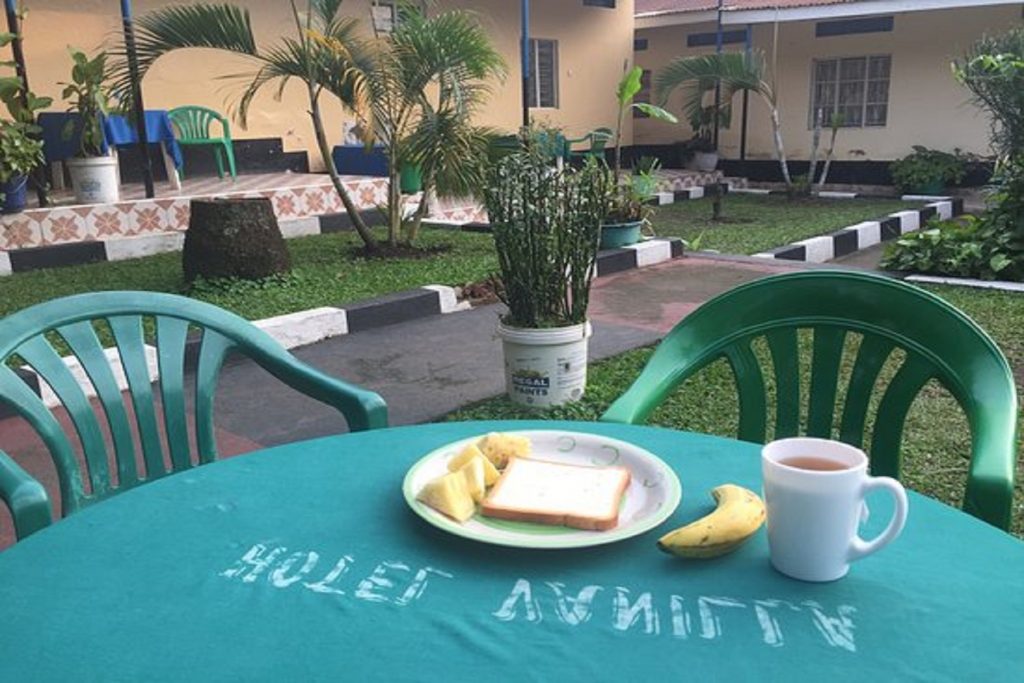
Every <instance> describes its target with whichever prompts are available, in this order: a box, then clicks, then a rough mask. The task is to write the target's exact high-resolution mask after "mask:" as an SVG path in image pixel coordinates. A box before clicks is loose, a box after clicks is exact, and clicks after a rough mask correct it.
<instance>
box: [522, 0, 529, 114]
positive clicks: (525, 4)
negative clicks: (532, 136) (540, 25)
mask: <svg viewBox="0 0 1024 683" xmlns="http://www.w3.org/2000/svg"><path fill="white" fill-rule="evenodd" d="M521 15H522V22H523V27H522V45H521V47H520V51H521V53H522V62H523V127H524V128H528V127H529V126H530V92H529V91H530V0H522V12H521Z"/></svg>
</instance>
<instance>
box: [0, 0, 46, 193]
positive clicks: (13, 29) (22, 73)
mask: <svg viewBox="0 0 1024 683" xmlns="http://www.w3.org/2000/svg"><path fill="white" fill-rule="evenodd" d="M4 10H5V11H6V14H7V30H8V31H9V32H10V33H13V34H14V40H12V41H11V55H12V56H13V57H14V72H15V73H16V74H17V76H18V78H19V79H21V98H20V99H21V105H22V106H23V107H25V111H28V110H29V109H28V92H29V89H28V71H27V70H26V69H25V51H24V50H23V48H22V43H21V26H19V24H20V21H19V20H18V2H17V0H4ZM32 181H33V182H32V184H33V185H35V186H36V197H37V198H38V199H39V206H49V205H50V197H49V195H48V194H47V192H46V188H47V182H46V169H45V168H43V167H39V168H37V169H35V170H34V171H33V172H32Z"/></svg>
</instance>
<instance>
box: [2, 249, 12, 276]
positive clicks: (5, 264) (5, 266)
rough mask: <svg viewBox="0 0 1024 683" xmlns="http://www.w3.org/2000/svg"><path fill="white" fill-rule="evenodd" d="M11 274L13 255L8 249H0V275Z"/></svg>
mask: <svg viewBox="0 0 1024 683" xmlns="http://www.w3.org/2000/svg"><path fill="white" fill-rule="evenodd" d="M10 274H11V257H10V255H9V254H8V253H7V252H6V251H0V277H2V276H4V275H10Z"/></svg>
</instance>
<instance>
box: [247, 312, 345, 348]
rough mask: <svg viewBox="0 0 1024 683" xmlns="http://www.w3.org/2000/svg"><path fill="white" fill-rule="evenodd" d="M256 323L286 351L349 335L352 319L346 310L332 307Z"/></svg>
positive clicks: (279, 316) (254, 323)
mask: <svg viewBox="0 0 1024 683" xmlns="http://www.w3.org/2000/svg"><path fill="white" fill-rule="evenodd" d="M252 324H253V325H255V326H256V327H258V328H260V329H261V330H263V331H264V332H266V333H267V334H269V335H270V336H271V337H273V338H274V340H275V341H277V343H279V344H280V345H281V346H283V347H285V348H286V349H294V348H295V347H296V346H306V345H307V344H312V343H314V342H318V341H322V340H324V339H329V338H331V337H337V336H338V335H342V334H348V317H347V315H346V313H345V311H344V309H341V308H333V307H330V306H323V307H321V308H310V309H308V310H305V311H298V312H296V313H288V314H285V315H278V316H275V317H273V318H264V319H263V320H254V321H253V323H252Z"/></svg>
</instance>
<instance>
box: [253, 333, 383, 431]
mask: <svg viewBox="0 0 1024 683" xmlns="http://www.w3.org/2000/svg"><path fill="white" fill-rule="evenodd" d="M282 353H283V357H278V358H274V359H273V362H272V363H268V364H266V366H265V367H266V369H267V370H268V371H269V372H270V373H271V374H272V375H274V376H275V377H277V378H278V379H279V380H281V381H282V382H284V383H285V384H287V385H288V386H290V387H291V388H292V389H295V390H296V391H299V392H301V393H303V394H306V395H307V396H310V397H311V398H315V399H316V400H318V401H320V402H321V403H326V404H327V405H329V406H332V407H333V408H335V409H336V410H337V411H338V412H340V413H341V414H342V415H344V416H345V419H346V420H347V421H348V427H349V429H350V430H351V431H353V432H361V431H365V430H367V429H378V428H380V427H387V426H388V408H387V404H386V403H385V402H384V399H383V398H382V397H381V396H380V394H378V393H376V392H373V391H370V390H368V389H363V388H362V387H358V386H356V385H354V384H349V383H348V382H345V381H344V380H340V379H338V378H336V377H331V376H330V375H328V374H326V373H324V372H320V371H319V370H317V369H316V368H313V367H311V366H309V365H306V364H305V363H302V362H300V361H299V360H298V359H297V358H295V356H293V355H292V354H290V353H288V352H287V351H284V350H283V349H282ZM255 360H259V359H255ZM268 360H269V359H268Z"/></svg>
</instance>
